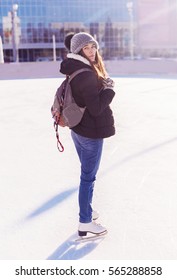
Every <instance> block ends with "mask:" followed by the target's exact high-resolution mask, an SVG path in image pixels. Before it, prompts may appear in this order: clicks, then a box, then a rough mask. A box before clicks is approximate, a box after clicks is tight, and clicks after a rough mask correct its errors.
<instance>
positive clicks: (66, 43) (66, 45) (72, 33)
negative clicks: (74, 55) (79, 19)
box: [64, 32, 75, 51]
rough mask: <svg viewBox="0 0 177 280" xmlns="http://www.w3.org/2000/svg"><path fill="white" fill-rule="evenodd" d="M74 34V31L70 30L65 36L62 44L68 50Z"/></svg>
mask: <svg viewBox="0 0 177 280" xmlns="http://www.w3.org/2000/svg"><path fill="white" fill-rule="evenodd" d="M74 34H75V33H74V32H70V33H68V34H67V35H66V37H65V40H64V44H65V47H66V48H67V49H68V51H70V50H71V39H72V37H73V36H74Z"/></svg>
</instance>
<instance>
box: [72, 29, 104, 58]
mask: <svg viewBox="0 0 177 280" xmlns="http://www.w3.org/2000/svg"><path fill="white" fill-rule="evenodd" d="M89 43H95V45H96V48H97V49H98V48H99V44H98V42H97V41H96V40H95V38H94V37H93V36H92V35H90V34H88V33H86V32H80V33H77V34H75V35H74V36H73V37H72V38H71V52H72V53H75V54H78V53H79V52H80V51H81V50H82V48H83V47H84V46H86V45H87V44H89Z"/></svg>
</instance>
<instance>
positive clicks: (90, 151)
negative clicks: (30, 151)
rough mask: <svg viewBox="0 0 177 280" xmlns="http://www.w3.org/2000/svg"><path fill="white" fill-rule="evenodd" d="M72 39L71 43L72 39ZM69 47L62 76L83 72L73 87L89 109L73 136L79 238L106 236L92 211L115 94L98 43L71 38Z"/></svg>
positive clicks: (67, 42) (85, 36)
mask: <svg viewBox="0 0 177 280" xmlns="http://www.w3.org/2000/svg"><path fill="white" fill-rule="evenodd" d="M68 38H69V39H68ZM68 38H65V45H66V47H67V48H68V49H69V50H70V53H69V54H68V55H67V58H66V59H65V60H64V61H63V62H62V63H61V69H60V72H61V73H63V74H66V75H71V74H72V73H73V72H74V71H76V70H78V69H81V68H89V69H91V70H92V71H85V72H82V73H80V74H78V75H77V76H76V77H75V78H74V79H73V80H72V81H71V87H72V92H73V96H74V99H75V101H76V103H77V104H78V105H79V106H80V107H86V110H85V113H84V116H83V118H82V120H81V122H80V123H79V124H78V125H77V126H75V127H73V128H72V129H71V136H72V139H73V142H74V144H75V148H76V151H77V154H78V156H79V159H80V163H81V176H80V187H79V209H80V210H79V228H78V234H79V236H86V235H87V233H88V232H91V233H93V234H103V233H105V232H106V231H107V230H106V228H105V227H103V226H101V225H100V224H97V223H95V222H94V220H95V219H96V218H98V213H97V212H96V211H93V209H92V197H93V190H94V182H95V180H96V174H97V171H98V168H99V164H100V159H101V155H102V147H103V139H104V138H107V137H110V136H112V135H114V134H115V127H114V119H113V115H112V111H111V109H110V107H109V104H110V103H111V101H112V99H113V97H114V95H115V92H114V91H113V81H112V80H111V79H110V78H108V77H107V73H106V70H105V67H104V64H103V61H102V58H101V56H100V54H99V52H98V48H99V45H98V42H97V41H96V40H95V39H94V38H93V37H92V36H91V35H90V34H88V33H85V32H80V33H77V34H74V35H73V34H72V35H71V34H70V35H69V37H68Z"/></svg>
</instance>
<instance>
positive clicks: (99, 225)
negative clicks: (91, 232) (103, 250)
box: [94, 222, 103, 228]
mask: <svg viewBox="0 0 177 280" xmlns="http://www.w3.org/2000/svg"><path fill="white" fill-rule="evenodd" d="M94 224H95V225H96V226H98V227H100V228H102V227H103V226H102V225H101V224H98V223H95V222H94Z"/></svg>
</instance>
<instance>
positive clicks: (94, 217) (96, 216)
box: [92, 210, 99, 221]
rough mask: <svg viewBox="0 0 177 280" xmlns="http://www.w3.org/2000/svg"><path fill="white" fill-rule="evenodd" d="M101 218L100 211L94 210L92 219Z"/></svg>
mask: <svg viewBox="0 0 177 280" xmlns="http://www.w3.org/2000/svg"><path fill="white" fill-rule="evenodd" d="M98 218H99V213H98V212H97V211H96V210H93V211H92V220H93V221H95V220H97V219H98Z"/></svg>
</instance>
